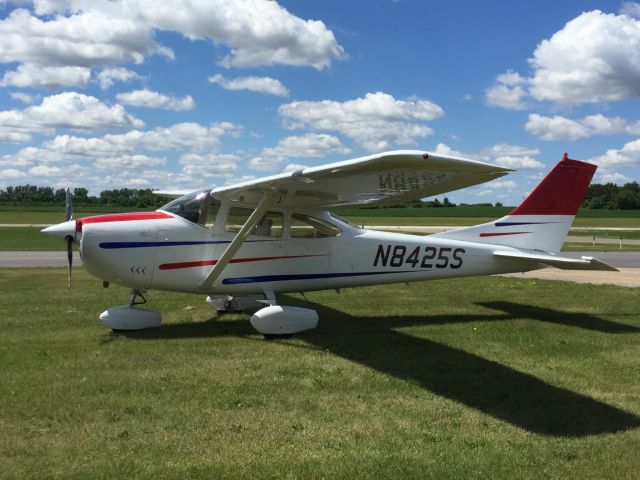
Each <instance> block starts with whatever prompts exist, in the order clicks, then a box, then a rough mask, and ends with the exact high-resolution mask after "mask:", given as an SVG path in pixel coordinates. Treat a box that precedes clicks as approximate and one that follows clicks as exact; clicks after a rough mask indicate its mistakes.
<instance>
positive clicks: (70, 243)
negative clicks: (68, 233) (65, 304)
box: [67, 237, 73, 288]
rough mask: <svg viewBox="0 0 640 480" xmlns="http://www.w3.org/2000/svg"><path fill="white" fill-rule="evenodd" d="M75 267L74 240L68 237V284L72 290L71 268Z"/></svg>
mask: <svg viewBox="0 0 640 480" xmlns="http://www.w3.org/2000/svg"><path fill="white" fill-rule="evenodd" d="M72 267H73V238H72V237H67V268H68V274H67V283H68V285H69V288H71V268H72Z"/></svg>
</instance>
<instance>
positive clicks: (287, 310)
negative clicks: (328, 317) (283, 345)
mask: <svg viewBox="0 0 640 480" xmlns="http://www.w3.org/2000/svg"><path fill="white" fill-rule="evenodd" d="M251 325H253V328H255V329H256V330H257V331H258V332H260V333H262V334H263V335H291V334H292V333H298V332H304V331H305V330H311V329H313V328H316V326H317V325H318V312H316V311H315V310H311V309H309V308H301V307H287V306H281V305H271V306H269V307H265V308H261V309H260V310H258V311H257V312H256V313H254V314H253V316H252V317H251Z"/></svg>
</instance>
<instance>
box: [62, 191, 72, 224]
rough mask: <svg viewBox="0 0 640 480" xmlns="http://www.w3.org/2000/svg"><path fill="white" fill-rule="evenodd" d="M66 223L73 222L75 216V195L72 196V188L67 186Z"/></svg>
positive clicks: (65, 196) (65, 199)
mask: <svg viewBox="0 0 640 480" xmlns="http://www.w3.org/2000/svg"><path fill="white" fill-rule="evenodd" d="M64 206H65V215H64V216H65V218H64V219H65V221H67V222H68V221H69V220H71V217H72V216H73V195H71V187H70V186H69V185H67V188H66V189H65V191H64Z"/></svg>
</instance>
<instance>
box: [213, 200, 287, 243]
mask: <svg viewBox="0 0 640 480" xmlns="http://www.w3.org/2000/svg"><path fill="white" fill-rule="evenodd" d="M252 213H253V209H252V208H242V207H232V208H230V209H229V214H228V215H227V220H226V222H225V224H224V231H225V232H230V233H237V232H239V231H240V229H241V228H242V226H243V225H244V224H245V223H246V221H247V219H248V218H249V216H250V215H251V214H252ZM283 226H284V222H283V216H282V213H280V212H267V213H265V214H264V216H263V217H262V218H261V219H260V221H259V222H258V224H257V225H256V226H255V227H253V231H252V232H251V235H259V236H261V237H281V236H282V230H283Z"/></svg>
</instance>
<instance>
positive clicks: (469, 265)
mask: <svg viewBox="0 0 640 480" xmlns="http://www.w3.org/2000/svg"><path fill="white" fill-rule="evenodd" d="M230 208H231V206H225V205H222V206H221V207H220V208H219V210H218V212H217V215H216V217H215V221H214V223H213V225H207V224H206V223H204V224H199V223H196V221H194V220H195V219H193V218H185V217H182V216H180V215H177V214H176V213H173V212H169V211H162V210H160V211H156V212H144V213H139V214H136V213H133V214H117V215H108V216H98V217H89V218H86V219H82V220H79V221H80V222H81V223H82V232H81V241H80V253H81V255H82V258H83V263H84V266H85V268H86V269H87V270H88V271H89V272H90V273H91V274H93V275H94V276H96V277H98V278H100V279H102V280H104V281H107V282H113V283H117V284H122V285H125V286H128V287H130V288H133V289H137V290H168V291H182V292H191V293H206V294H230V295H246V294H255V293H258V294H260V293H263V292H268V291H271V292H274V293H278V292H298V291H312V290H323V289H337V288H346V287H354V286H362V285H375V284H385V283H396V282H410V281H418V280H430V279H439V278H450V277H458V276H469V275H486V274H493V273H505V272H514V271H526V270H530V269H531V264H530V263H529V264H525V263H522V262H520V261H518V260H512V261H511V260H505V259H497V258H496V257H495V256H494V255H493V252H494V251H495V250H496V248H498V247H497V246H495V245H491V244H486V243H474V242H468V241H459V240H451V239H441V238H437V237H431V236H417V235H409V234H402V233H389V232H380V231H372V230H366V229H360V228H357V227H354V226H352V225H349V224H348V223H345V222H343V221H341V220H340V219H338V218H335V217H333V216H332V215H331V214H329V213H328V212H326V211H315V212H314V211H311V212H310V211H305V210H298V209H295V208H282V209H276V208H274V209H273V212H270V215H267V217H269V218H271V219H272V224H270V225H269V228H270V230H269V229H266V230H264V229H263V230H260V229H259V228H257V229H256V232H255V233H254V234H252V235H250V236H249V237H248V238H247V240H246V241H245V242H244V243H243V244H242V246H241V247H240V249H239V251H238V252H237V253H236V254H235V255H234V257H233V259H232V260H231V262H230V263H229V264H228V265H227V266H226V268H225V269H224V271H223V273H222V275H221V276H220V277H219V278H218V279H217V280H216V281H215V282H214V283H213V285H211V287H209V288H207V289H203V288H202V286H201V284H202V280H203V278H204V277H206V275H207V273H208V272H209V271H210V270H211V268H212V267H213V265H215V264H216V263H217V260H218V259H219V258H220V256H221V255H222V253H223V252H224V250H225V249H226V248H227V247H228V245H229V244H230V242H231V241H232V240H233V238H234V236H235V231H236V230H237V225H236V224H235V223H237V221H236V220H232V217H233V212H237V211H239V210H234V211H233V212H230V211H229V210H230ZM233 208H236V209H241V208H242V207H238V206H237V205H234V206H233ZM300 219H302V220H304V221H300ZM274 221H275V224H273V222H274ZM305 222H307V223H305ZM499 248H500V249H502V250H504V249H505V247H499Z"/></svg>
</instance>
